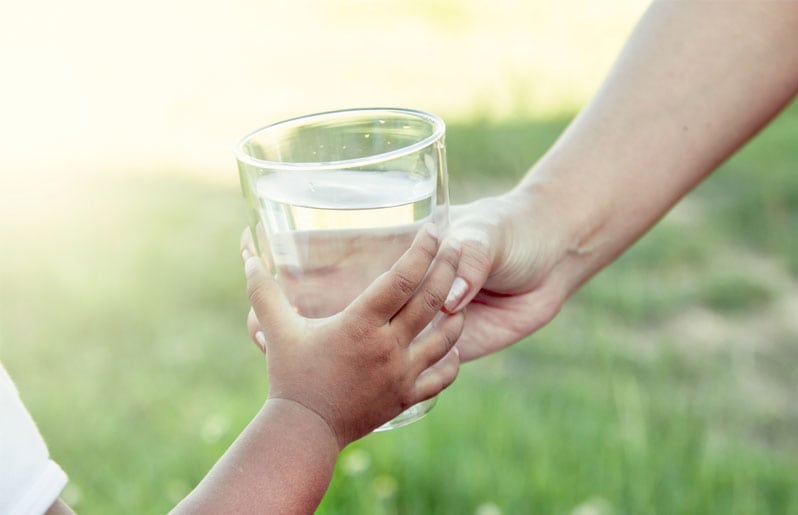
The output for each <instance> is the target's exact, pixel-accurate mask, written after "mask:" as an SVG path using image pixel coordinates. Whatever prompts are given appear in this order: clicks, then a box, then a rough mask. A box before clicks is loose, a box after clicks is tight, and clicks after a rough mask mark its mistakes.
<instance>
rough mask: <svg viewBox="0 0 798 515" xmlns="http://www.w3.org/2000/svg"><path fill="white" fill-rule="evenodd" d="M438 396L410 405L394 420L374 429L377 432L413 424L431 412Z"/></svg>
mask: <svg viewBox="0 0 798 515" xmlns="http://www.w3.org/2000/svg"><path fill="white" fill-rule="evenodd" d="M436 400H437V397H433V398H432V399H427V400H426V401H422V402H419V403H418V404H414V405H413V406H410V407H409V408H407V409H406V410H404V411H403V412H402V413H400V414H399V415H397V416H396V417H395V418H393V419H392V420H389V421H388V422H386V423H384V424H383V425H381V426H380V427H378V428H377V429H375V430H374V432H375V433H377V432H379V431H388V430H391V429H396V428H397V427H402V426H406V425H408V424H412V423H413V422H415V421H416V420H419V419H421V418H422V417H423V416H424V415H426V414H427V413H429V410H431V409H432V407H433V406H435V401H436Z"/></svg>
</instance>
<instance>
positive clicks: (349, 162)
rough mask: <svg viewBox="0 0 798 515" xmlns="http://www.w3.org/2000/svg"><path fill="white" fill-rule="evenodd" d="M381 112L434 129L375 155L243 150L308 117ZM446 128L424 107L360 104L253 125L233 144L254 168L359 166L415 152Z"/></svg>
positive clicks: (244, 160)
mask: <svg viewBox="0 0 798 515" xmlns="http://www.w3.org/2000/svg"><path fill="white" fill-rule="evenodd" d="M380 113H384V114H386V115H391V114H403V115H409V116H411V117H415V118H419V119H422V120H425V121H427V122H429V123H430V125H431V126H432V129H433V130H432V134H430V135H429V136H427V137H425V138H423V139H421V140H419V141H416V142H415V143H412V144H410V145H406V146H404V147H401V148H397V149H394V150H389V151H387V152H380V153H377V154H374V155H370V156H364V157H357V158H353V159H341V160H337V161H309V162H298V161H296V162H285V161H270V160H267V159H258V158H256V157H252V156H251V155H249V154H248V153H247V152H246V151H245V146H246V145H247V144H248V143H249V142H250V141H251V140H252V139H253V138H255V137H256V136H258V135H260V134H262V133H265V132H268V131H272V130H274V129H277V128H282V127H290V126H299V125H302V124H304V123H307V122H309V121H314V120H323V119H327V118H329V119H334V118H339V117H344V116H348V115H353V114H354V115H357V114H373V115H378V114H380ZM445 131H446V124H445V123H444V121H443V120H442V119H441V118H440V117H439V116H437V115H434V114H432V113H429V112H426V111H420V110H417V109H405V108H398V107H362V108H350V109H338V110H335V111H325V112H321V113H313V114H306V115H302V116H297V117H294V118H289V119H287V120H282V121H279V122H275V123H271V124H269V125H266V126H264V127H261V128H259V129H255V130H254V131H252V132H250V133H248V134H247V135H246V136H244V137H243V138H241V140H240V141H239V142H238V145H236V150H235V154H236V159H237V160H238V161H239V162H241V163H245V164H247V165H250V166H254V167H256V168H266V169H270V170H294V171H318V170H334V169H339V168H347V167H358V166H366V165H371V164H375V163H381V162H384V161H389V160H392V159H396V158H399V157H403V156H406V155H409V154H412V153H414V152H417V151H418V150H421V149H422V148H425V147H427V146H429V145H430V144H431V143H433V142H434V141H436V140H438V139H440V138H441V137H442V136H443V135H444V133H445Z"/></svg>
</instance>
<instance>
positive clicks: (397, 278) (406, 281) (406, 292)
mask: <svg viewBox="0 0 798 515" xmlns="http://www.w3.org/2000/svg"><path fill="white" fill-rule="evenodd" d="M393 284H394V287H395V288H396V289H397V290H398V292H399V294H400V295H403V296H410V295H412V294H413V292H415V291H416V286H417V285H416V281H415V280H414V279H413V277H411V276H409V275H407V273H405V272H402V271H395V272H394V277H393Z"/></svg>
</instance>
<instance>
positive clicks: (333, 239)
mask: <svg viewBox="0 0 798 515" xmlns="http://www.w3.org/2000/svg"><path fill="white" fill-rule="evenodd" d="M444 134H445V126H444V123H443V121H442V120H441V119H440V118H438V117H437V116H435V115H432V114H429V113H425V112H421V111H414V110H408V109H352V110H345V111H334V112H329V113H321V114H314V115H309V116H303V117H300V118H295V119H292V120H286V121H283V122H279V123H276V124H274V125H270V126H267V127H264V128H262V129H259V130H257V131H255V132H253V133H251V134H249V135H247V136H246V137H244V139H243V140H242V141H241V143H240V144H239V146H238V148H237V151H236V157H237V159H238V168H239V173H240V179H241V187H242V190H243V193H244V197H245V198H246V200H247V202H248V204H249V206H250V207H251V210H250V212H251V221H250V223H251V227H252V231H253V236H254V239H255V242H256V245H257V247H258V252H260V254H261V255H262V256H263V257H264V258H266V259H267V260H268V261H269V262H270V264H271V266H272V270H273V271H274V274H275V279H276V281H277V283H278V284H279V285H280V287H281V288H282V289H283V291H284V292H285V294H286V296H287V297H288V299H289V301H290V302H291V303H292V304H293V306H294V307H295V309H296V310H297V311H298V312H299V313H300V314H302V315H303V316H305V317H309V318H320V317H327V316H330V315H333V314H335V313H337V312H339V311H341V310H342V309H343V308H344V307H346V306H347V305H348V304H349V303H350V302H351V301H352V300H353V299H354V298H355V297H356V296H357V295H358V294H360V293H361V292H362V291H363V290H364V289H365V288H366V286H368V285H369V284H370V283H371V282H372V281H373V280H374V279H375V278H376V277H377V276H378V275H379V274H381V273H383V272H385V271H386V270H388V269H389V268H390V267H391V265H393V263H394V262H395V261H396V259H397V258H398V257H399V256H400V255H402V253H403V252H404V251H405V250H407V248H408V247H409V246H410V243H411V242H412V240H413V237H414V235H415V234H416V232H418V230H419V228H420V227H421V225H422V224H424V223H426V222H429V221H434V222H435V223H436V224H438V227H439V229H440V230H441V231H442V233H443V231H445V230H446V227H447V226H448V208H449V193H448V184H447V174H446V149H445V143H444ZM434 404H435V399H430V400H428V401H425V402H422V403H419V404H417V405H415V406H412V407H410V408H409V409H408V410H406V411H405V412H403V413H402V414H400V415H399V416H398V417H396V418H395V419H393V420H391V421H390V422H388V423H386V424H384V425H383V426H381V427H380V428H378V429H377V430H378V431H380V430H386V429H393V428H395V427H400V426H403V425H406V424H409V423H411V422H414V421H415V420H418V419H419V418H421V417H422V416H424V415H425V414H426V413H427V412H428V411H429V410H430V409H431V408H432V406H433V405H434Z"/></svg>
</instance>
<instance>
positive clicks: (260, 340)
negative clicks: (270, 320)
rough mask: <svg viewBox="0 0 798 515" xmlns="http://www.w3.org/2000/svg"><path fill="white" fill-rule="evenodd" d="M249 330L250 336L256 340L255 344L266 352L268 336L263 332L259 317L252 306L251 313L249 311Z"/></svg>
mask: <svg viewBox="0 0 798 515" xmlns="http://www.w3.org/2000/svg"><path fill="white" fill-rule="evenodd" d="M247 332H249V337H250V338H251V339H252V341H253V342H255V345H257V346H258V348H259V349H260V350H261V351H262V352H266V336H265V335H264V334H263V330H262V329H261V327H260V322H259V321H258V317H257V316H256V315H255V310H254V309H252V308H249V313H247Z"/></svg>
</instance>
